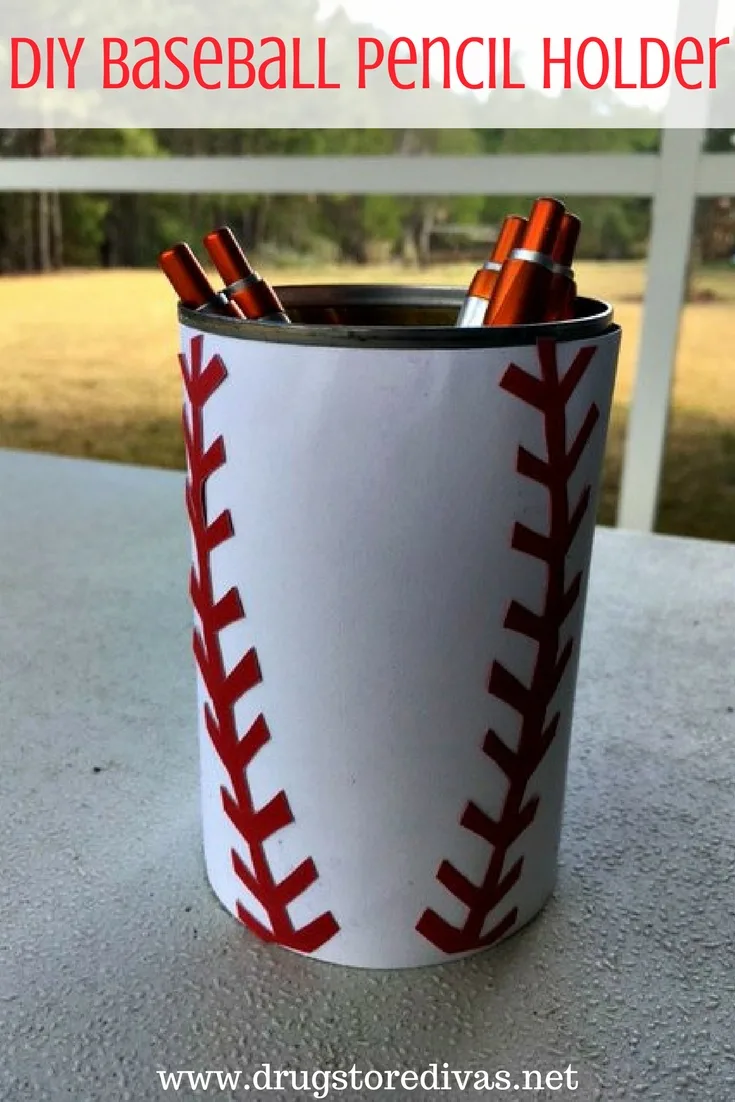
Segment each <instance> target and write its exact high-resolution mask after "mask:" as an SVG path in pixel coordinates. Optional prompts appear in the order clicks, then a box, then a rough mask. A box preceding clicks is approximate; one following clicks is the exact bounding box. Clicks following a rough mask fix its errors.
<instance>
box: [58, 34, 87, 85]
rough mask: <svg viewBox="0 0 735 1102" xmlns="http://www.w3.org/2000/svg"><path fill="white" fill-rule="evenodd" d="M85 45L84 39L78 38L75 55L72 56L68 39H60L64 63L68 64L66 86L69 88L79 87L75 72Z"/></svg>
mask: <svg viewBox="0 0 735 1102" xmlns="http://www.w3.org/2000/svg"><path fill="white" fill-rule="evenodd" d="M83 45H84V39H83V38H78V39H77V41H76V45H75V47H74V53H73V54H70V53H69V47H68V46H67V44H66V39H65V38H60V39H59V46H60V47H61V52H62V54H63V55H64V61H65V62H66V70H67V78H66V86H67V88H76V86H77V85H76V77H75V74H74V70H75V68H76V64H77V61H78V60H79V55H80V53H81V52H82V46H83Z"/></svg>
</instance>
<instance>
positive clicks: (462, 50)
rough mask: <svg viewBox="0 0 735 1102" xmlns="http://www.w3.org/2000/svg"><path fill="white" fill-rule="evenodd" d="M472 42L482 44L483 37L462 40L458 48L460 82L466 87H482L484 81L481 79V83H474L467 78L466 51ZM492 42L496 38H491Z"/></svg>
mask: <svg viewBox="0 0 735 1102" xmlns="http://www.w3.org/2000/svg"><path fill="white" fill-rule="evenodd" d="M472 42H479V44H480V45H481V46H482V44H483V39H482V38H465V40H464V41H463V42H460V44H459V48H458V50H457V76H458V77H459V83H460V84H462V85H463V86H464V87H465V88H482V81H480V83H479V84H472V82H471V81H469V80H468V79H467V77H466V75H465V71H464V55H465V51H466V50H467V47H468V46H469V45H470V44H471V43H472ZM490 42H491V43H494V42H495V39H494V38H491V39H490Z"/></svg>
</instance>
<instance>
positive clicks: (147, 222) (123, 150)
mask: <svg viewBox="0 0 735 1102" xmlns="http://www.w3.org/2000/svg"><path fill="white" fill-rule="evenodd" d="M733 134H735V132H732V131H729V130H716V131H710V132H709V134H708V138H707V149H708V150H710V151H723V150H729V149H731V148H732V145H733V140H732V139H733ZM658 142H659V132H658V131H655V130H611V129H597V130H593V129H590V130H526V129H514V130H479V129H478V130H459V129H458V130H450V131H446V130H434V131H432V130H170V131H165V130H122V129H120V130H67V129H65V130H0V157H27V156H34V157H55V156H92V157H100V156H116V157H166V156H205V155H213V156H220V155H228V156H237V155H247V154H250V155H265V154H271V155H273V154H300V155H308V154H315V155H319V154H322V155H324V154H332V155H335V154H356V155H360V154H373V155H374V154H426V153H435V154H439V155H478V154H493V153H521V152H523V153H527V152H533V153H542V152H576V153H583V152H595V153H602V152H610V153H612V152H615V153H623V152H651V151H655V150H656V149H657V147H658ZM528 205H529V201H528V199H527V198H521V197H518V196H512V195H509V196H507V197H498V196H491V197H488V196H484V197H483V196H460V197H449V196H437V197H431V196H420V197H410V196H399V197H395V196H389V195H385V196H383V195H369V196H360V195H318V196H314V195H280V196H277V197H273V196H269V195H217V194H211V195H146V194H120V195H114V194H105V195H99V194H94V193H93V192H92V191H90V193H81V194H76V193H75V194H59V193H32V194H31V193H28V194H23V193H11V192H2V191H0V273H12V272H46V271H51V270H55V269H59V268H62V267H67V266H69V267H85V268H94V267H148V266H150V265H152V264H154V263H155V259H156V256H157V255H158V253H159V252H160V251H161V250H162V249H163V248H166V247H167V246H169V245H170V244H171V243H172V242H174V241H176V240H182V239H183V240H190V241H192V242H197V241H199V240H200V238H201V236H202V233H204V232H205V231H206V230H208V229H210V228H212V227H214V226H216V225H221V224H224V223H227V224H229V225H231V226H232V227H233V228H234V229H235V231H236V232H237V233H238V235H239V236H240V237H241V239H242V240H243V242H245V243H246V247H247V249H248V251H249V252H252V253H253V254H256V255H259V256H264V255H268V257H269V260H270V262H272V263H274V264H277V263H278V262H279V260H284V261H285V260H293V259H295V258H297V257H309V258H311V259H313V260H316V261H323V262H330V261H333V262H349V263H355V264H365V263H368V262H370V261H372V260H378V259H380V260H384V259H388V258H403V259H410V260H412V261H414V262H417V263H419V264H426V263H430V262H431V260H432V258H434V259H435V258H436V247H437V245H436V243H437V241H438V242H440V243H441V238H442V227H448V226H452V227H457V226H468V227H471V226H477V225H487V226H495V225H497V224H498V223H499V222H500V221H501V220H502V217H503V215H504V214H506V213H508V212H509V211H511V210H517V211H519V212H520V213H523V212H525V211H526V210H527V209H528ZM572 205H573V209H574V210H575V212H577V213H578V214H579V215H580V216H581V217H582V219H583V223H584V233H583V236H582V239H581V241H580V246H579V251H578V255H579V257H580V258H587V259H631V258H635V257H638V256H643V255H645V252H646V245H647V238H648V232H649V220H650V209H649V208H650V204H649V202H648V200H646V199H637V198H620V197H616V196H610V197H600V198H598V197H594V198H584V197H581V198H576V197H575V199H574V200H573V204H572ZM475 247H476V248H478V249H479V251H480V252H482V243H480V244H478V245H477V246H475ZM734 250H735V205H734V204H733V203H732V202H731V200H730V198H729V197H723V198H721V199H706V200H700V201H699V204H698V208H697V212H696V218H695V237H694V250H693V257H694V259H695V260H704V261H712V260H717V259H721V258H724V257H729V256H730V255H731V254H732V253H733V251H734Z"/></svg>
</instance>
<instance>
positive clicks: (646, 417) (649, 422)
mask: <svg viewBox="0 0 735 1102" xmlns="http://www.w3.org/2000/svg"><path fill="white" fill-rule="evenodd" d="M703 136H704V130H702V129H691V130H664V131H663V132H662V135H661V140H662V145H661V155H660V158H659V178H658V184H657V187H656V191H655V194H654V199H653V209H652V226H651V241H650V248H649V259H648V270H647V273H646V294H645V298H644V304H643V325H642V329H641V337H640V344H639V349H638V366H637V371H636V380H635V386H634V390H633V396H632V399H631V405H630V413H629V418H628V435H627V440H626V446H625V455H624V460H623V474H622V481H621V487H620V499H619V501H618V516H617V523H618V527H620V528H634V529H638V530H639V531H642V532H650V531H652V530H653V527H654V524H655V521H656V509H657V506H658V494H659V486H660V482H661V470H662V466H663V455H664V444H665V441H666V429H667V426H668V419H669V401H670V396H671V384H672V380H673V376H674V366H675V363H676V349H677V344H678V340H679V324H680V319H681V310H682V304H683V300H684V292H685V289H686V275H687V266H688V263H689V251H690V248H691V239H692V223H693V218H694V204H695V201H696V191H697V173H698V169H699V155H700V150H701V147H702V140H703ZM623 339H625V337H623Z"/></svg>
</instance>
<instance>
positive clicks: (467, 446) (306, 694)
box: [179, 286, 620, 968]
mask: <svg viewBox="0 0 735 1102" xmlns="http://www.w3.org/2000/svg"><path fill="white" fill-rule="evenodd" d="M278 290H279V294H280V297H281V299H282V301H283V303H284V306H285V308H286V310H287V311H288V313H289V315H290V317H291V319H292V321H293V322H294V324H292V325H290V326H278V325H273V324H268V323H266V322H249V323H248V322H242V321H237V320H231V319H229V318H222V317H216V316H214V315H210V314H207V313H206V312H205V313H201V312H193V311H189V310H186V309H185V308H183V307H181V308H180V311H179V321H180V335H181V356H180V362H181V368H182V372H183V381H184V418H183V425H184V435H185V443H186V455H187V462H188V479H187V487H186V506H187V511H188V515H189V521H190V525H191V536H192V548H193V567H192V571H191V582H190V592H191V599H192V603H193V612H194V656H195V664H196V670H197V681H198V716H199V740H200V748H201V799H202V810H203V832H204V852H205V860H206V867H207V872H208V876H209V880H210V883H211V886H212V888H213V889H214V892H215V894H216V896H217V897H218V898H219V900H220V901H221V903H222V904H223V905H224V906H225V907H226V908H227V910H228V911H230V912H231V913H232V914H233V915H234V916H236V917H237V918H238V919H239V920H240V921H241V922H242V923H243V924H244V925H245V926H246V927H247V928H248V929H249V930H250V931H252V933H253V934H255V935H257V936H258V937H259V938H261V939H263V940H264V941H268V942H275V943H277V944H279V945H281V946H283V947H285V948H287V949H291V950H294V951H295V952H298V953H301V954H306V955H309V956H312V957H314V958H316V959H318V960H323V961H331V962H333V963H337V964H342V965H353V966H358V967H366V968H410V967H415V966H420V965H428V964H439V963H442V962H445V961H448V960H452V959H456V958H458V957H462V956H467V955H469V954H472V953H475V952H478V951H480V950H482V949H485V948H487V947H489V946H491V945H493V944H495V943H497V942H499V941H500V940H501V939H503V938H505V937H508V936H509V935H511V934H513V933H514V932H515V931H517V930H519V929H520V928H521V927H522V926H523V925H524V924H525V923H527V922H528V921H529V920H530V919H532V918H533V917H534V916H535V915H536V914H537V913H538V912H539V911H540V910H541V908H542V907H543V905H544V903H545V902H546V900H547V899H548V897H549V895H550V894H551V892H552V890H553V888H554V884H555V880H556V871H557V852H558V845H559V836H560V830H561V821H562V811H563V802H564V790H565V781H566V768H567V756H568V749H569V737H570V728H571V722H572V709H573V701H574V692H575V683H576V676H577V661H578V655H579V647H580V638H581V632H582V621H583V611H584V605H585V595H586V586H587V577H588V571H589V564H590V552H591V545H592V537H593V529H594V522H595V509H596V500H597V493H598V487H599V483H600V472H601V466H602V459H603V452H604V446H605V437H606V432H607V425H608V418H609V411H610V404H611V397H612V391H613V384H614V378H615V370H616V365H617V358H618V350H619V344H620V330H619V328H618V327H617V326H616V325H614V324H613V318H612V311H611V309H610V308H609V307H608V306H606V305H605V304H604V303H601V302H598V301H595V300H592V299H585V298H579V299H578V300H577V317H575V318H574V319H573V320H570V321H564V322H559V323H554V324H541V325H529V326H522V325H521V326H513V327H506V328H484V329H483V328H478V329H460V328H453V323H454V319H455V317H456V314H457V310H458V308H459V306H460V305H461V302H462V298H463V295H462V293H461V292H459V291H456V292H455V291H446V290H441V289H433V288H404V287H366V286H363V287H360V286H357V287H349V286H337V287H316V286H311V287H287V288H279V289H278ZM335 312H336V313H335ZM335 317H337V319H338V324H334V320H335Z"/></svg>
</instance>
